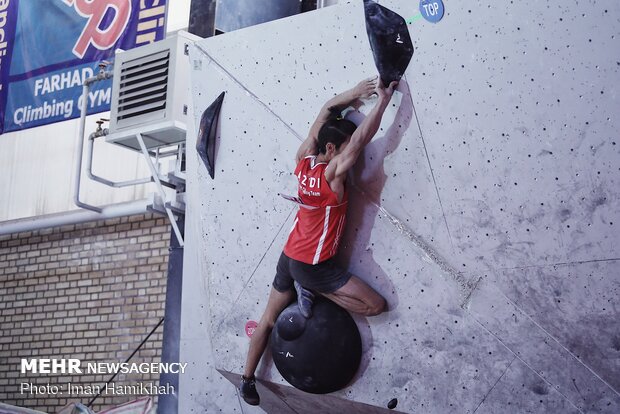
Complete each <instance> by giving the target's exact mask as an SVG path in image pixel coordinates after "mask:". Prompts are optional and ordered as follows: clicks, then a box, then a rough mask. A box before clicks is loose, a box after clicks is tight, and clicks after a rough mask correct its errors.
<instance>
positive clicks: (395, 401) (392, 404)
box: [387, 398, 398, 410]
mask: <svg viewBox="0 0 620 414" xmlns="http://www.w3.org/2000/svg"><path fill="white" fill-rule="evenodd" d="M397 404H398V400H397V399H396V398H392V399H391V400H390V402H389V403H388V405H387V407H388V408H389V409H390V410H393V409H394V408H396V405H397Z"/></svg>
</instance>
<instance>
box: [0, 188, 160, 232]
mask: <svg viewBox="0 0 620 414" xmlns="http://www.w3.org/2000/svg"><path fill="white" fill-rule="evenodd" d="M154 196H155V195H154V194H151V195H150V198H145V199H142V200H136V201H130V202H127V203H118V204H112V205H108V206H103V207H102V208H101V213H96V212H94V211H91V210H83V209H80V210H73V211H69V212H65V213H58V214H46V215H44V216H35V217H27V218H23V219H17V220H9V221H3V222H0V235H3V234H13V233H23V232H26V231H33V230H40V229H46V228H50V227H60V226H66V225H68V224H78V223H86V222H89V221H96V220H103V219H110V218H115V217H124V216H133V215H136V214H143V213H146V212H147V211H149V210H148V206H150V205H153V203H154V201H155V200H154Z"/></svg>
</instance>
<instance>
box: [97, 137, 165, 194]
mask: <svg viewBox="0 0 620 414" xmlns="http://www.w3.org/2000/svg"><path fill="white" fill-rule="evenodd" d="M105 135H108V129H107V128H104V129H102V130H101V131H99V132H93V133H92V134H90V136H89V137H88V146H87V148H86V173H87V174H88V178H90V179H91V180H93V181H97V182H99V183H101V184H105V185H107V186H110V187H114V188H121V187H128V186H131V185H138V184H147V183H150V182H153V178H152V177H151V176H150V175H149V176H148V177H144V178H136V179H134V180H128V181H120V182H116V181H110V180H106V179H105V178H103V177H99V176H97V175H95V174H94V173H93V151H94V146H95V138H99V137H102V136H105Z"/></svg>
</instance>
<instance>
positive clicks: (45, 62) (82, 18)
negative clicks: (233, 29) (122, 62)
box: [0, 0, 166, 133]
mask: <svg viewBox="0 0 620 414" xmlns="http://www.w3.org/2000/svg"><path fill="white" fill-rule="evenodd" d="M165 16H166V0H98V1H91V0H56V1H45V2H41V1H32V0H0V75H1V83H0V133H3V132H8V131H16V130H20V129H26V128H32V127H35V126H40V125H45V124H50V123H53V122H59V121H64V120H67V119H71V118H76V117H78V116H79V115H80V103H81V102H80V99H81V94H82V83H83V81H84V79H86V78H88V77H90V76H94V75H96V73H97V72H98V70H99V69H98V63H99V62H101V61H103V60H108V61H112V60H113V59H114V51H115V50H116V49H123V50H127V49H131V48H134V47H136V46H141V45H144V44H148V43H152V42H154V41H157V40H161V39H163V38H164V37H165ZM111 88H112V82H111V81H110V80H108V81H102V82H98V83H97V84H95V86H94V87H93V88H92V89H91V90H90V93H89V95H88V97H87V99H88V104H87V108H88V113H89V114H91V113H97V112H103V111H107V110H109V109H110V98H111Z"/></svg>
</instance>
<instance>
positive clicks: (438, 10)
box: [420, 0, 444, 23]
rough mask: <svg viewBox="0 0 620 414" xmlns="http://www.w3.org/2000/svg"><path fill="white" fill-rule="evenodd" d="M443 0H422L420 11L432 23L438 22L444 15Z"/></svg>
mask: <svg viewBox="0 0 620 414" xmlns="http://www.w3.org/2000/svg"><path fill="white" fill-rule="evenodd" d="M443 11H444V10H443V2H442V1H441V0H420V13H422V16H423V17H424V18H425V19H426V20H428V21H429V22H431V23H437V22H438V21H440V20H441V18H442V17H443Z"/></svg>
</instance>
